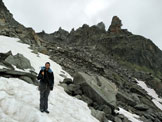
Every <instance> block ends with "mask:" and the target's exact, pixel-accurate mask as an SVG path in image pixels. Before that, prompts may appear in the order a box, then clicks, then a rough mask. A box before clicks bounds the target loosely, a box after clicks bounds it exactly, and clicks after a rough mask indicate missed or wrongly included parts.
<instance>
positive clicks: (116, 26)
mask: <svg viewBox="0 0 162 122" xmlns="http://www.w3.org/2000/svg"><path fill="white" fill-rule="evenodd" d="M121 27H122V21H121V20H120V18H119V17H118V16H113V18H112V21H111V25H110V27H109V29H108V32H110V33H120V32H121Z"/></svg>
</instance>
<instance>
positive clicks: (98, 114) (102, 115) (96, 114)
mask: <svg viewBox="0 0 162 122" xmlns="http://www.w3.org/2000/svg"><path fill="white" fill-rule="evenodd" d="M91 114H92V115H93V116H94V117H95V118H96V119H98V120H99V121H100V122H103V121H104V119H105V113H104V112H103V111H99V110H95V109H94V108H91Z"/></svg>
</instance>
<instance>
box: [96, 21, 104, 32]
mask: <svg viewBox="0 0 162 122" xmlns="http://www.w3.org/2000/svg"><path fill="white" fill-rule="evenodd" d="M97 27H98V28H99V29H101V30H105V24H104V23H103V22H100V23H98V24H97Z"/></svg>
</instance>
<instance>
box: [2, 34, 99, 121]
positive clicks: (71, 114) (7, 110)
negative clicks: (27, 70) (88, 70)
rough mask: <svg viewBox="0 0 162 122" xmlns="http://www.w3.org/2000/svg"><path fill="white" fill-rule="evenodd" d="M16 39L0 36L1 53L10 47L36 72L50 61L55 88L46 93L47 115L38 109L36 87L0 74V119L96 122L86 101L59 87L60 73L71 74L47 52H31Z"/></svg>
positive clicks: (66, 75) (67, 75)
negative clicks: (22, 56) (47, 101)
mask: <svg viewBox="0 0 162 122" xmlns="http://www.w3.org/2000/svg"><path fill="white" fill-rule="evenodd" d="M18 41H19V39H16V38H9V37H5V36H0V52H3V53H5V52H8V51H10V50H11V51H12V53H13V55H15V54H17V53H20V54H23V55H24V56H25V57H26V58H28V59H29V60H30V62H31V65H32V67H33V68H34V69H35V72H37V73H38V72H39V70H40V67H41V66H43V65H44V63H45V62H47V61H49V62H50V63H51V69H52V70H53V72H54V76H55V87H54V90H53V91H52V92H51V93H50V96H49V111H50V114H46V113H41V112H40V111H39V91H38V89H37V87H36V86H34V85H32V84H28V83H26V82H24V81H22V80H20V79H16V78H9V79H8V78H3V77H0V122H98V120H97V119H95V118H94V117H93V116H92V115H91V111H90V109H89V108H88V106H87V104H86V103H84V102H83V101H80V100H78V99H76V98H73V97H71V96H69V95H68V94H66V93H65V91H64V89H63V88H62V87H60V86H58V84H59V82H60V81H62V80H63V79H64V78H63V77H61V76H60V74H62V75H64V76H65V77H69V78H71V76H70V75H69V74H68V73H67V72H65V71H64V70H63V69H62V68H61V66H60V65H58V64H57V63H55V62H54V61H52V60H50V59H49V57H48V56H47V55H44V54H40V53H39V54H38V55H37V54H34V53H32V50H31V49H29V45H27V44H23V43H20V42H18ZM0 68H1V69H2V68H5V67H3V66H0Z"/></svg>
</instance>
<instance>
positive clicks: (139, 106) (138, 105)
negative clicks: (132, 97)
mask: <svg viewBox="0 0 162 122" xmlns="http://www.w3.org/2000/svg"><path fill="white" fill-rule="evenodd" d="M135 109H137V110H140V111H146V110H148V109H149V107H148V106H147V105H144V104H137V105H136V106H135Z"/></svg>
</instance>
